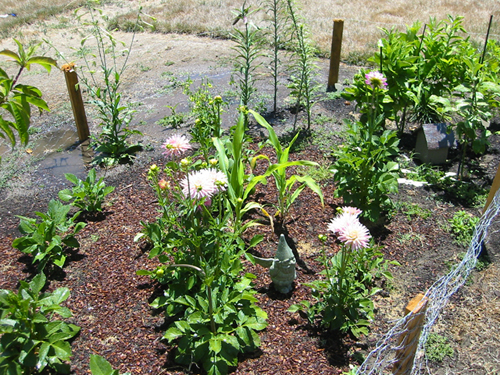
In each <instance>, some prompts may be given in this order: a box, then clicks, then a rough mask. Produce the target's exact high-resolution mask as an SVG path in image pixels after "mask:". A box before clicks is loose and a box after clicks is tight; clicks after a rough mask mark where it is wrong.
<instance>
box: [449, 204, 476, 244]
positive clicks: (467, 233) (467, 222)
mask: <svg viewBox="0 0 500 375" xmlns="http://www.w3.org/2000/svg"><path fill="white" fill-rule="evenodd" d="M448 222H449V223H450V230H451V233H452V234H453V236H454V237H455V243H457V244H459V245H462V246H469V244H470V243H471V241H472V236H473V235H474V229H475V228H476V225H477V224H478V223H479V218H478V217H475V216H473V215H472V214H470V213H468V212H467V211H458V212H455V214H454V215H453V218H451V219H450V220H449V221H448Z"/></svg>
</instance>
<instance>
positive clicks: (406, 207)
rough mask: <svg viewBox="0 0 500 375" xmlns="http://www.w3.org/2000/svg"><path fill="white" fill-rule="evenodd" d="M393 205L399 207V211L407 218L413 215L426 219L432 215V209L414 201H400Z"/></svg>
mask: <svg viewBox="0 0 500 375" xmlns="http://www.w3.org/2000/svg"><path fill="white" fill-rule="evenodd" d="M395 206H397V207H398V208H399V210H400V211H401V213H403V214H404V215H406V218H407V219H408V220H411V219H412V218H413V217H420V218H422V219H427V218H429V217H430V216H431V215H432V211H431V210H429V209H427V208H422V207H420V206H419V205H418V204H416V203H409V202H400V203H395Z"/></svg>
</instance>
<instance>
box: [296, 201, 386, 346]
mask: <svg viewBox="0 0 500 375" xmlns="http://www.w3.org/2000/svg"><path fill="white" fill-rule="evenodd" d="M361 213H362V211H361V210H359V209H357V208H354V207H343V208H342V209H340V210H339V214H338V215H337V216H336V217H335V218H334V219H333V220H332V221H331V222H330V223H329V224H328V230H329V231H331V232H333V234H335V236H336V237H337V239H338V240H339V241H340V243H341V249H340V250H339V251H338V252H337V254H335V255H334V256H333V257H329V256H328V255H327V253H326V251H325V244H326V242H327V236H326V235H320V236H319V239H320V240H321V242H322V244H323V246H322V256H321V262H322V263H323V266H324V270H323V271H322V272H321V274H322V275H324V276H325V278H324V279H320V280H315V281H313V282H311V283H308V284H306V285H307V286H309V287H310V288H311V289H312V296H313V298H314V299H315V300H316V302H315V303H314V304H311V303H310V302H309V301H302V302H301V303H300V304H299V305H292V306H291V307H290V309H289V311H291V312H296V311H299V310H302V311H304V312H305V313H306V314H307V317H308V320H309V322H310V323H311V324H316V322H317V320H318V319H319V321H320V323H319V324H320V326H321V327H323V328H326V329H330V330H339V331H341V332H344V333H347V332H350V333H352V334H353V335H354V336H356V337H357V336H359V335H361V334H367V333H368V326H369V324H370V321H371V320H372V319H373V313H374V312H373V310H374V307H373V302H372V301H371V300H370V297H371V296H373V295H374V294H375V293H377V292H378V291H380V288H377V287H375V286H374V285H373V284H374V279H375V278H376V277H381V276H384V277H385V278H392V275H391V274H390V273H389V272H388V271H387V267H388V265H389V264H391V262H387V261H384V260H383V257H382V254H381V253H380V251H379V250H378V249H377V247H376V246H374V245H373V244H372V243H371V235H370V233H369V231H368V228H366V227H365V226H364V225H363V224H361V222H360V221H359V219H358V216H359V215H360V214H361ZM392 264H395V262H392Z"/></svg>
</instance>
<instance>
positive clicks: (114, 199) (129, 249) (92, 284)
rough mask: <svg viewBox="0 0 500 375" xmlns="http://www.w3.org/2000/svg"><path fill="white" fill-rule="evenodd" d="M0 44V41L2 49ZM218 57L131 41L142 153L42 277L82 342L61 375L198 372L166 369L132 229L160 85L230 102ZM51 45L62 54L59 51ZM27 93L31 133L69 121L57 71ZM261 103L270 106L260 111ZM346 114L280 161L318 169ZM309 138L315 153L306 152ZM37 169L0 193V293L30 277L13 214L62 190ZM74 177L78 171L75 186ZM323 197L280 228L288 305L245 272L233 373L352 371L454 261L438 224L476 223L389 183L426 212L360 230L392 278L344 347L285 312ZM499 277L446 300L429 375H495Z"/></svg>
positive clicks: (266, 250) (347, 109) (163, 91)
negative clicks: (252, 338) (200, 86)
mask: <svg viewBox="0 0 500 375" xmlns="http://www.w3.org/2000/svg"><path fill="white" fill-rule="evenodd" d="M29 32H33V33H34V34H35V31H30V30H27V34H28V33H29ZM50 38H51V40H52V41H53V43H54V44H55V45H58V46H59V45H61V46H68V45H71V44H73V45H74V44H75V43H77V42H78V41H79V40H78V39H76V37H75V36H74V35H72V34H71V33H68V32H67V31H62V32H61V31H60V30H56V31H54V32H52V33H51V34H50ZM118 38H119V39H127V38H130V35H129V34H118ZM11 44H12V43H11V42H10V41H2V47H1V48H5V46H10V45H11ZM231 47H232V44H231V42H228V41H223V40H213V39H208V38H199V37H194V36H181V35H159V34H139V35H138V36H137V40H136V46H135V47H134V52H133V54H132V55H131V60H130V61H129V69H128V70H127V73H126V77H125V83H124V86H123V91H124V97H125V98H126V99H127V100H129V101H131V102H140V103H141V104H140V105H138V106H137V108H138V113H137V116H136V118H135V121H134V123H133V127H134V128H137V129H139V130H141V131H142V132H143V133H144V136H143V137H142V138H141V139H142V141H143V144H145V145H148V147H147V151H144V152H142V153H140V154H139V155H138V157H137V159H136V161H135V163H134V164H133V165H131V166H119V167H117V168H115V169H113V170H100V171H99V174H100V175H105V176H106V183H107V184H108V185H112V186H116V189H115V191H114V192H113V193H112V194H111V195H110V196H109V199H108V202H109V205H107V206H106V209H105V211H104V214H103V215H102V217H101V218H100V220H97V221H88V225H87V227H86V228H85V229H84V230H83V231H82V232H81V233H79V235H78V239H79V241H80V243H81V248H80V249H79V250H78V252H76V253H75V254H73V255H72V256H71V258H70V261H69V262H68V264H67V265H66V267H65V268H64V270H62V271H57V272H53V273H52V274H51V275H50V285H49V286H48V289H49V290H53V289H55V288H57V287H60V286H66V287H68V288H70V290H71V297H70V299H69V300H68V301H67V306H68V307H69V308H70V309H71V311H72V312H73V314H74V316H73V318H72V319H71V322H72V323H74V324H76V325H78V326H80V327H81V333H80V334H79V335H78V336H77V337H76V338H75V339H74V341H73V343H72V348H73V358H72V362H71V368H72V373H74V374H76V375H80V374H89V373H90V372H89V365H88V364H89V357H90V355H91V354H99V355H101V356H104V357H105V358H107V359H108V360H109V361H110V362H111V363H112V365H113V366H114V367H115V368H118V369H120V371H121V372H125V371H129V372H131V373H132V374H184V373H187V374H189V373H200V370H199V369H198V368H197V367H196V366H195V365H193V366H192V367H191V368H190V369H187V368H182V367H180V366H178V365H177V364H175V363H174V362H173V359H172V358H173V356H172V353H173V350H174V348H172V347H170V346H169V345H167V344H166V343H165V342H164V341H162V340H161V337H162V334H163V331H164V330H165V327H164V318H163V317H162V315H161V314H156V313H155V312H154V311H153V310H152V309H151V308H150V307H149V305H148V303H149V302H151V301H152V299H153V296H154V295H155V293H158V290H159V285H156V284H155V283H152V282H151V281H150V280H149V279H148V278H147V277H143V276H137V275H136V274H135V272H136V271H137V270H139V269H152V268H154V267H156V264H157V263H156V260H154V259H153V260H150V259H148V258H147V254H146V253H144V252H143V251H142V250H141V247H140V246H139V245H138V244H137V243H134V242H133V238H134V236H135V234H136V233H138V232H139V231H140V229H141V226H140V221H141V220H143V221H151V220H154V218H155V216H156V215H157V211H156V205H155V203H154V201H155V197H154V194H153V192H152V189H151V188H150V187H149V186H148V183H147V181H146V171H147V168H148V167H149V165H150V164H152V163H157V164H159V165H161V164H162V163H163V162H164V161H163V159H162V156H161V151H160V147H159V146H160V145H161V143H162V142H163V141H164V139H165V138H166V136H167V135H168V134H170V133H172V132H173V131H174V130H172V129H168V128H164V127H162V126H160V125H158V124H156V121H158V120H159V119H161V118H162V117H164V116H165V115H167V114H169V113H170V109H168V108H166V107H165V106H166V105H175V104H178V103H180V104H179V107H178V110H180V111H182V110H183V109H184V110H186V109H187V104H186V103H187V102H186V99H185V97H183V96H182V94H181V92H180V89H179V88H176V87H175V85H174V86H172V82H174V80H173V78H172V77H176V78H177V79H181V80H182V79H185V78H186V77H187V76H190V77H193V78H194V79H195V80H198V82H199V81H200V80H201V78H202V77H204V76H208V77H210V78H211V79H212V81H214V87H215V89H216V90H217V91H218V93H221V94H223V93H224V92H226V94H223V95H226V96H227V97H228V98H229V97H230V95H229V94H227V92H228V90H229V89H230V87H229V86H228V82H229V79H230V76H231V59H232V56H233V51H232V49H231ZM64 48H67V47H61V49H64ZM66 50H67V51H69V49H66ZM167 62H172V63H173V64H170V63H167ZM166 63H167V64H166ZM319 66H320V68H321V74H320V80H321V82H322V83H324V84H325V85H326V78H327V74H328V61H319ZM357 69H358V68H356V67H350V66H346V65H342V66H341V79H340V80H339V81H340V84H338V85H337V87H338V88H342V85H341V83H342V82H344V80H345V79H350V78H352V76H353V74H354V73H355V72H356V71H357ZM264 78H265V77H264ZM287 79H288V77H287V76H286V75H283V77H282V82H283V83H286V81H287ZM267 81H268V80H265V79H264V80H261V81H260V82H259V84H258V85H259V87H258V88H259V93H270V92H271V91H270V90H271V89H270V87H269V84H268V83H267ZM29 82H30V84H33V85H35V86H37V87H40V88H41V89H42V91H43V92H44V94H45V97H46V99H47V101H48V102H49V105H51V107H52V108H53V112H51V114H44V115H43V116H42V117H41V118H37V120H36V124H38V125H40V126H42V127H43V126H49V125H48V124H50V123H51V121H53V119H55V118H56V117H55V116H56V115H57V113H58V111H60V112H59V113H61V111H66V112H64V113H65V115H66V116H68V118H70V116H71V113H70V111H69V110H68V107H67V105H64V104H63V103H65V102H66V101H67V98H66V93H65V83H64V81H63V79H62V74H59V72H57V71H55V72H53V73H52V74H51V75H50V76H47V75H45V74H43V75H42V74H36V75H32V76H29ZM285 97H286V93H285V92H283V94H282V97H281V98H280V103H281V106H280V110H279V113H278V114H277V115H276V116H274V117H270V121H271V122H272V123H273V124H274V126H275V128H276V130H277V132H278V133H279V134H280V135H286V134H289V133H290V131H291V124H292V119H293V114H292V113H291V111H290V108H289V107H288V106H287V105H286V103H285ZM232 105H233V106H234V105H236V103H235V102H233V103H232ZM267 105H268V109H269V108H270V107H269V106H270V104H269V102H268V103H267ZM355 112H356V111H355V108H354V103H346V102H345V101H344V100H342V99H327V100H324V101H322V102H320V103H318V104H317V105H316V107H315V109H314V116H315V118H316V119H320V120H322V119H326V120H325V121H324V122H323V121H320V120H317V121H316V122H315V124H314V126H313V128H312V130H313V134H314V137H312V138H306V139H304V141H303V142H302V143H301V147H300V148H299V149H298V150H297V151H296V152H294V153H293V155H292V157H293V158H295V159H308V160H313V161H317V162H319V163H321V164H322V165H325V164H326V163H328V162H331V159H329V157H328V155H327V156H325V148H324V144H325V143H326V144H330V145H331V146H333V145H334V144H335V143H338V142H340V140H341V138H340V131H341V129H342V119H344V118H351V117H352V116H353V115H355ZM232 116H233V115H232V114H231V112H230V111H229V113H228V115H226V118H225V127H229V126H231V125H232V124H233V123H234V117H232ZM89 118H90V120H91V130H92V131H93V132H95V131H96V130H97V125H96V123H95V120H94V119H93V117H92V112H91V111H90V112H89ZM185 130H186V128H184V129H183V131H185ZM251 130H252V135H253V137H254V139H255V142H258V140H259V138H261V137H263V136H264V134H265V133H263V132H262V129H259V128H258V127H255V126H254V127H252V129H251ZM322 137H323V138H324V141H323V144H321V142H319V141H318V139H319V140H321V138H322ZM499 138H500V137H499V136H498V135H495V136H493V137H492V146H491V147H490V148H489V150H488V153H487V154H486V155H484V156H481V157H477V158H476V159H475V160H476V162H477V165H479V166H480V168H478V170H479V172H478V173H476V174H475V175H473V176H472V177H473V182H474V183H476V184H478V185H481V184H484V185H488V184H491V180H492V178H493V176H494V174H495V172H496V168H497V166H498V163H499V160H500V156H499V151H500V139H499ZM405 139H406V140H407V141H406V142H405V144H404V146H405V151H406V152H409V151H410V150H411V147H412V144H414V134H413V133H411V132H410V131H408V132H407V133H406V137H405ZM78 147H80V146H77V147H76V148H78ZM68 152H69V151H68ZM452 156H453V155H452ZM82 165H83V162H82ZM40 168H41V171H40V170H38V171H37V172H36V173H29V174H24V175H17V176H16V177H15V181H13V183H12V184H11V185H10V187H7V188H5V189H3V190H1V191H0V235H1V237H2V241H1V243H0V254H1V256H0V270H1V275H2V277H1V278H0V288H5V289H15V288H16V287H17V284H18V280H22V279H29V278H30V277H32V276H33V272H34V270H33V267H32V266H31V259H30V258H29V257H26V256H23V255H22V254H21V253H20V252H19V251H18V250H16V249H13V248H12V246H11V244H12V241H13V240H14V239H15V238H16V237H17V236H19V232H18V231H17V225H18V223H19V219H18V218H17V217H16V215H25V216H33V212H34V211H42V212H44V211H46V207H47V203H48V201H49V200H50V199H52V198H56V196H57V191H58V190H60V189H61V188H63V187H68V186H69V183H68V182H67V181H65V179H64V176H63V174H60V173H59V174H57V172H55V171H54V170H50V171H51V173H49V170H48V169H44V167H40ZM45 168H46V167H45ZM447 168H449V169H450V170H453V168H456V163H450V165H448V166H447ZM84 172H85V169H82V170H81V172H80V173H79V175H80V177H83V175H84ZM16 181H17V182H16ZM42 185H43V186H42ZM322 186H323V189H324V190H323V193H324V196H325V206H324V207H322V206H321V204H320V202H319V199H318V198H317V197H316V196H315V195H313V194H312V193H310V192H308V191H304V193H303V194H301V195H300V197H299V198H298V200H297V201H296V204H295V205H294V207H293V209H292V212H291V220H290V222H289V223H287V228H288V235H289V238H290V239H291V240H292V245H293V246H295V247H296V249H297V251H298V253H299V255H300V257H301V260H302V261H303V262H304V263H301V264H302V266H301V267H300V266H299V267H298V269H297V279H296V282H295V285H294V289H293V291H292V292H291V293H289V294H288V295H281V294H279V293H277V292H276V291H275V290H274V289H273V287H272V285H271V280H270V278H269V276H268V274H267V271H266V270H265V269H262V268H259V267H258V266H252V265H251V264H247V271H248V272H252V273H254V274H255V275H257V279H256V282H255V288H256V289H257V291H258V295H257V296H258V299H259V304H260V306H261V307H262V308H263V309H264V310H265V311H266V312H267V313H268V316H269V319H268V323H269V326H268V328H267V329H266V330H265V331H263V332H262V333H261V339H262V346H261V348H260V350H259V351H257V352H255V353H253V354H252V355H251V356H248V357H246V358H241V362H240V364H239V365H238V368H237V369H235V371H234V373H235V374H304V373H311V374H340V373H341V372H342V371H345V370H348V369H349V365H350V364H356V363H360V360H362V357H363V356H364V355H366V354H367V353H368V352H369V351H370V350H371V349H372V348H373V347H374V344H375V343H376V341H377V339H378V338H379V337H380V335H382V334H384V333H385V332H386V331H387V329H388V328H389V327H390V324H391V322H392V321H394V319H398V318H399V317H401V315H402V311H403V309H404V307H405V305H406V304H407V303H408V301H409V300H410V299H411V298H412V297H413V296H415V294H417V293H420V292H425V290H426V289H427V288H428V287H429V286H430V285H432V284H433V283H434V282H435V281H436V280H437V279H438V278H439V277H441V276H443V275H445V274H446V273H447V272H448V271H449V267H450V265H452V264H454V263H456V262H458V260H459V257H460V253H462V252H464V251H465V250H466V249H465V248H463V247H461V246H459V245H456V244H455V243H454V242H453V238H452V237H451V235H450V233H448V232H447V231H446V230H445V229H444V228H445V227H446V226H447V223H448V219H450V218H451V217H452V216H453V214H454V213H455V212H456V211H458V210H460V209H466V210H467V211H469V212H471V213H473V214H475V215H479V214H480V212H479V209H477V208H468V207H463V206H461V205H460V204H459V203H458V202H457V201H456V200H453V197H449V196H446V195H445V194H443V192H440V191H434V190H432V189H429V188H424V187H420V188H416V187H411V186H406V185H401V186H400V190H399V193H398V194H397V195H395V196H394V197H393V200H394V201H396V202H407V203H408V204H416V205H418V206H419V207H420V208H422V209H424V210H429V211H430V212H431V215H430V216H429V217H427V218H425V219H424V218H422V217H420V216H418V215H408V214H407V213H406V212H405V211H404V210H398V211H397V212H395V214H394V215H393V217H392V218H391V220H390V221H387V222H386V223H384V224H383V225H380V226H377V227H374V228H372V230H371V233H372V235H373V236H374V238H375V239H376V242H377V243H378V244H380V245H381V246H382V248H383V253H384V256H385V257H386V259H389V260H397V261H398V262H399V263H401V266H400V267H393V268H392V269H391V271H392V272H393V274H394V276H395V278H394V280H393V281H392V282H390V283H387V284H385V287H384V291H383V292H382V293H380V294H379V295H377V296H376V297H375V304H376V307H377V314H376V319H375V321H374V322H373V325H372V327H371V333H370V335H369V336H368V337H363V338H361V339H360V340H354V339H353V338H351V337H349V336H345V335H340V334H333V335H332V334H329V333H327V332H322V331H319V330H317V329H315V328H314V327H310V326H309V325H308V324H307V322H306V320H304V319H303V318H302V317H300V315H298V314H291V313H288V312H287V309H288V307H289V306H290V305H291V304H294V303H298V302H299V301H301V300H303V299H308V298H310V296H309V290H308V288H307V287H305V286H304V283H305V282H307V281H310V280H312V279H314V278H316V277H318V272H319V271H320V270H321V267H320V265H319V263H318V262H317V260H316V258H317V257H318V255H319V251H320V244H319V242H318V240H317V236H318V234H321V233H326V226H327V224H328V222H329V220H330V219H331V218H332V217H333V216H334V213H335V209H336V208H337V207H338V206H341V205H342V201H341V200H339V199H335V198H333V191H334V189H335V187H334V185H333V183H332V180H331V179H328V178H327V179H325V180H324V181H323V182H322ZM275 197H276V191H275V190H274V189H273V188H272V184H268V185H267V186H266V187H265V188H263V187H258V189H257V191H256V193H255V196H254V197H253V198H254V199H256V200H258V201H259V202H261V203H264V204H269V205H271V204H272V203H273V202H274V201H275V200H276V198H275ZM270 210H271V214H272V213H273V212H272V209H270ZM259 231H260V232H261V233H263V234H264V235H265V240H264V241H263V243H262V244H260V245H259V247H258V248H257V249H256V251H257V252H258V253H259V254H261V255H262V256H266V257H267V256H271V255H272V254H273V253H274V251H275V248H276V244H277V240H278V237H277V235H276V234H275V233H274V232H273V231H272V230H271V227H270V226H269V225H267V226H262V227H259ZM328 244H329V246H330V250H329V252H330V253H331V254H333V253H334V252H335V251H337V244H336V243H335V241H334V239H333V238H330V239H329V243H328ZM304 264H305V265H304ZM498 280H499V278H498V264H497V263H492V264H490V265H489V266H488V267H487V268H485V269H484V270H482V271H480V272H474V274H473V277H472V279H471V282H470V285H468V286H467V287H465V288H463V289H462V290H461V291H460V292H458V293H457V295H456V296H455V297H454V298H453V301H452V302H451V303H450V304H449V306H448V307H447V309H446V310H445V313H444V314H443V317H442V319H440V321H439V324H438V325H437V326H436V332H438V333H440V334H442V335H444V336H446V337H448V339H449V340H450V344H451V345H452V347H453V349H454V353H455V354H454V356H453V357H452V358H446V359H445V361H444V362H443V363H441V364H431V369H432V373H435V374H445V373H446V374H449V373H453V374H466V373H467V374H495V373H498V372H499V371H500V364H499V362H498V358H499V350H500V342H499V340H498V337H500V335H499V333H500V332H499V330H500V315H499V311H500V301H499V297H500V296H499V294H498V290H499V285H498V284H499V281H498Z"/></svg>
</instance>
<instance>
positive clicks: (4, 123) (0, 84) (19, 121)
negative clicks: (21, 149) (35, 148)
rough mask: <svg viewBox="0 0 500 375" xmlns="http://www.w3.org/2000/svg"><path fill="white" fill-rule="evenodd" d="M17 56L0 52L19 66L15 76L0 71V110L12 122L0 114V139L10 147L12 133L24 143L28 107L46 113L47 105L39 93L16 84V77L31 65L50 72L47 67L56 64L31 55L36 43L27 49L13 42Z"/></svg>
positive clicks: (27, 131)
mask: <svg viewBox="0 0 500 375" xmlns="http://www.w3.org/2000/svg"><path fill="white" fill-rule="evenodd" d="M14 42H16V44H17V53H16V52H14V51H11V50H8V49H4V50H2V51H0V55H3V56H7V57H9V58H11V59H12V60H14V63H15V64H16V65H18V66H19V71H18V72H17V74H16V76H15V77H9V75H8V74H7V73H6V72H5V71H4V70H3V69H1V68H0V108H2V110H3V111H6V112H7V113H8V114H9V116H10V117H11V118H12V119H13V121H12V120H9V119H7V118H4V116H3V115H2V112H0V137H2V138H4V139H5V138H7V139H9V141H10V143H11V145H12V147H14V146H15V145H16V134H15V133H17V136H18V137H19V140H20V142H21V144H22V145H27V144H28V138H29V134H30V131H29V126H30V122H31V105H33V106H35V107H37V108H38V109H39V110H40V112H41V111H42V110H45V111H48V110H49V108H48V107H47V103H45V101H44V100H42V92H41V91H40V90H39V89H37V88H36V87H33V86H28V85H23V84H21V83H19V78H20V77H21V74H22V73H23V71H24V70H30V68H31V65H33V64H38V65H40V66H42V67H44V68H45V69H46V70H47V72H49V73H50V70H51V67H52V66H55V65H56V61H55V60H54V59H51V58H50V57H45V56H35V52H36V50H37V49H38V47H40V44H41V43H40V44H36V45H31V46H29V48H28V49H25V47H24V46H23V45H22V44H21V43H20V42H19V41H18V40H16V39H14Z"/></svg>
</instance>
